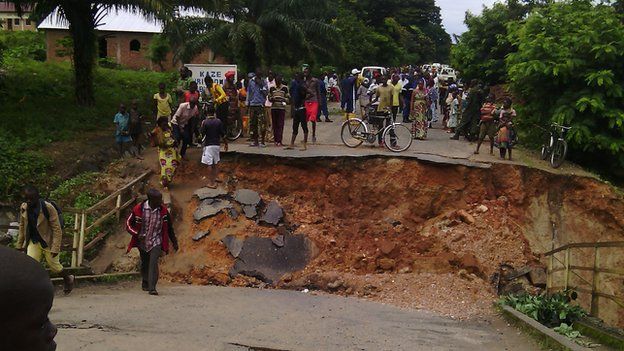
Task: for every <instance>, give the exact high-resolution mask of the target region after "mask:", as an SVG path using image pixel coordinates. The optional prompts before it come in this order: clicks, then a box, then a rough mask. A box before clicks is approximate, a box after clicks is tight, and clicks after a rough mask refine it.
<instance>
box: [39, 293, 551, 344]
mask: <svg viewBox="0 0 624 351" xmlns="http://www.w3.org/2000/svg"><path fill="white" fill-rule="evenodd" d="M139 285H140V283H138V282H136V281H135V282H124V283H120V284H114V285H94V286H89V287H83V288H80V289H77V290H75V291H74V293H72V295H70V296H67V297H65V296H58V297H57V299H56V300H55V302H54V307H53V309H52V312H51V315H50V318H51V320H52V321H53V322H54V323H56V324H57V325H58V326H59V334H58V336H57V338H56V340H57V343H58V350H59V351H74V350H81V351H121V350H123V351H125V350H137V351H139V350H140V351H148V350H149V351H160V350H163V351H164V350H166V351H194V350H217V351H221V350H223V351H231V350H235V351H236V350H265V351H266V350H269V351H271V350H273V351H276V350H291V351H307V350H310V351H317V350H332V351H334V350H341V351H342V350H374V351H380V350H392V351H399V350H410V351H413V350H479V351H489V350H492V351H495V350H496V351H500V350H517V351H528V350H538V349H539V348H538V347H537V346H535V344H534V343H533V342H532V341H530V340H528V339H527V338H526V337H525V336H524V335H522V334H520V333H519V332H518V331H517V330H516V329H514V328H512V327H509V326H507V324H506V323H505V322H503V321H502V320H500V319H498V318H494V319H493V320H490V321H455V320H451V319H447V318H443V317H439V316H436V315H434V314H431V313H427V312H423V311H409V310H401V309H398V308H396V307H392V306H388V305H383V304H379V303H373V302H368V301H364V300H361V299H355V298H343V297H336V296H328V295H314V294H312V293H303V292H297V291H282V290H264V289H249V288H222V287H213V286H190V285H173V284H161V286H160V287H159V290H160V293H161V294H160V296H149V295H147V294H146V293H145V292H143V291H141V289H140V287H139ZM440 298H443V297H440Z"/></svg>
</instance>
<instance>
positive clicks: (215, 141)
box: [201, 115, 228, 189]
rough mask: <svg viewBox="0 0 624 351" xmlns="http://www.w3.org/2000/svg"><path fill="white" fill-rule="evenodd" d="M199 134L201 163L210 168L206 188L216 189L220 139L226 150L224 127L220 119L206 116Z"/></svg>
mask: <svg viewBox="0 0 624 351" xmlns="http://www.w3.org/2000/svg"><path fill="white" fill-rule="evenodd" d="M201 134H202V135H203V136H204V142H203V147H204V151H203V153H202V159H201V162H202V163H203V164H205V165H206V166H209V167H210V176H209V178H208V180H209V182H208V187H209V188H211V189H216V188H217V172H218V168H217V165H218V164H219V161H220V160H221V158H220V149H221V139H223V142H224V144H225V151H227V150H228V144H227V139H226V138H225V126H224V124H223V122H221V120H220V119H218V118H216V117H215V116H214V115H208V116H207V117H206V119H205V120H204V122H203V123H202V127H201Z"/></svg>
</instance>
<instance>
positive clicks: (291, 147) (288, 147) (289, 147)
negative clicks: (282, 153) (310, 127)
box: [284, 146, 295, 150]
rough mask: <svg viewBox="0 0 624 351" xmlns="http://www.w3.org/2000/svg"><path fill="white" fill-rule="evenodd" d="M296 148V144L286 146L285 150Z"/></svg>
mask: <svg viewBox="0 0 624 351" xmlns="http://www.w3.org/2000/svg"><path fill="white" fill-rule="evenodd" d="M294 149H295V148H294V146H286V147H285V148H284V150H294Z"/></svg>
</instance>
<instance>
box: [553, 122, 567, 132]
mask: <svg viewBox="0 0 624 351" xmlns="http://www.w3.org/2000/svg"><path fill="white" fill-rule="evenodd" d="M551 126H553V127H555V128H561V129H563V130H570V129H572V127H566V126H562V125H561V124H559V123H552V124H551Z"/></svg>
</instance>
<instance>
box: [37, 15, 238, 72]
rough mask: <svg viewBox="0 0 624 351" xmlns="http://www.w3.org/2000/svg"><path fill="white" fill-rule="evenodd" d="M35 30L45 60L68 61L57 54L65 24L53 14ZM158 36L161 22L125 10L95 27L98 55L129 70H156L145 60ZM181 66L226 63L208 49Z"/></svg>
mask: <svg viewBox="0 0 624 351" xmlns="http://www.w3.org/2000/svg"><path fill="white" fill-rule="evenodd" d="M38 28H39V30H43V31H45V36H46V50H47V59H48V60H53V61H68V60H69V59H70V58H69V57H68V56H66V55H59V53H60V52H62V49H63V46H62V45H61V44H62V43H61V40H62V39H64V38H66V37H69V31H68V24H67V22H66V21H59V20H58V17H57V16H56V13H52V14H50V16H48V17H47V18H46V19H45V20H44V21H43V22H41V24H40V25H39V27H38ZM160 33H162V23H161V22H159V21H157V20H150V19H148V18H145V17H144V16H142V15H141V14H137V13H132V12H129V11H115V10H111V11H110V12H108V13H106V14H104V16H103V17H102V20H101V25H99V26H98V28H97V36H98V43H97V47H98V56H99V58H108V59H110V60H112V61H114V62H116V63H117V64H119V65H121V66H123V67H126V68H131V69H150V70H159V69H160V67H158V65H157V64H154V63H153V62H152V61H151V60H150V59H149V58H147V54H148V47H149V45H150V42H151V40H152V38H153V36H154V35H157V34H160ZM185 63H198V64H200V63H227V62H225V60H224V59H223V58H222V57H219V56H215V54H214V53H213V52H212V51H211V50H210V49H207V50H204V52H202V53H201V54H199V55H197V56H196V57H194V58H193V60H192V61H191V62H185ZM162 64H163V67H164V68H165V69H166V70H169V69H172V68H173V66H174V62H173V59H172V54H171V53H170V54H169V55H168V58H167V59H166V60H165V61H163V62H162Z"/></svg>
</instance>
